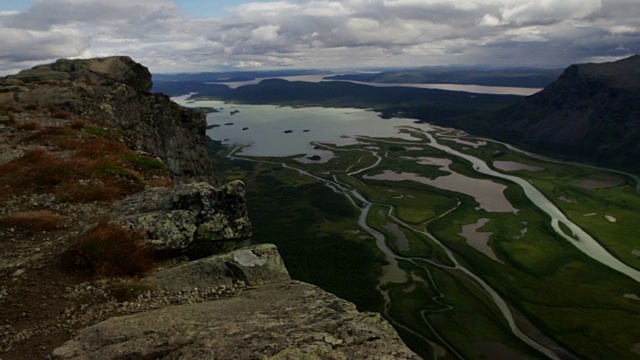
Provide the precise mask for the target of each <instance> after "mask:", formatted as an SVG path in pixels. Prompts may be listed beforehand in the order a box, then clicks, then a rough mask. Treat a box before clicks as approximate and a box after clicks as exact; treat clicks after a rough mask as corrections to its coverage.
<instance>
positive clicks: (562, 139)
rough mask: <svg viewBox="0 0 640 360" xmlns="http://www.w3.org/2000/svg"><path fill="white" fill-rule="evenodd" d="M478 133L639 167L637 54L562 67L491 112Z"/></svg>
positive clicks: (639, 65)
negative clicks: (531, 92) (521, 97)
mask: <svg viewBox="0 0 640 360" xmlns="http://www.w3.org/2000/svg"><path fill="white" fill-rule="evenodd" d="M481 131H482V132H483V133H485V134H487V135H489V136H494V137H497V138H500V139H504V140H506V141H508V142H511V143H514V144H520V145H524V146H527V147H529V148H531V149H535V150H538V151H543V152H546V153H552V154H559V155H565V156H568V157H571V158H574V159H578V160H582V161H587V162H591V163H597V164H603V165H606V166H610V167H621V168H626V169H632V170H635V171H637V170H639V169H640V165H638V162H637V159H638V158H640V142H638V139H639V138H640V56H638V55H636V56H632V57H630V58H627V59H623V60H619V61H616V62H610V63H603V64H579V65H572V66H570V67H568V68H567V69H566V70H565V71H564V72H563V73H562V75H561V76H560V77H559V78H558V79H557V80H556V81H555V82H553V83H552V84H550V85H549V86H547V87H546V88H545V89H544V90H543V91H541V92H539V93H537V94H534V95H532V96H530V97H528V98H526V99H525V100H524V101H522V102H521V103H519V104H517V105H514V106H512V107H509V108H508V109H505V110H503V111H500V112H498V113H497V114H495V115H494V116H493V117H492V118H491V120H490V121H487V123H486V128H485V129H482V130H481Z"/></svg>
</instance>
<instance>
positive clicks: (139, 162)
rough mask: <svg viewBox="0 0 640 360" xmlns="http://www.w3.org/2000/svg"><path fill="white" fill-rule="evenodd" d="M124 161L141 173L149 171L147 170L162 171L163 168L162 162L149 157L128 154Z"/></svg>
mask: <svg viewBox="0 0 640 360" xmlns="http://www.w3.org/2000/svg"><path fill="white" fill-rule="evenodd" d="M124 159H125V160H126V161H127V162H129V163H130V164H132V165H133V166H134V167H135V168H136V169H138V170H142V171H149V170H156V169H157V170H164V168H165V167H164V163H163V162H162V160H159V159H156V158H154V157H151V156H144V155H138V154H133V153H130V154H127V155H125V157H124Z"/></svg>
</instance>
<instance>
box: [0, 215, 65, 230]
mask: <svg viewBox="0 0 640 360" xmlns="http://www.w3.org/2000/svg"><path fill="white" fill-rule="evenodd" d="M66 221H67V219H66V218H65V217H64V216H61V215H58V214H55V213H53V212H51V211H28V212H19V213H15V214H11V215H9V216H5V217H0V227H4V228H15V229H18V230H21V231H26V232H30V233H32V232H37V231H55V230H58V229H60V228H61V227H63V226H64V225H65V223H66Z"/></svg>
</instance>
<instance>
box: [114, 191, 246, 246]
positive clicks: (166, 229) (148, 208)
mask: <svg viewBox="0 0 640 360" xmlns="http://www.w3.org/2000/svg"><path fill="white" fill-rule="evenodd" d="M118 211H119V214H118V216H117V218H116V221H117V222H119V223H120V224H122V225H124V226H127V227H129V228H133V229H138V230H140V231H144V232H145V233H146V235H147V239H148V241H149V242H150V243H151V244H152V245H153V246H154V248H155V249H156V250H159V251H163V252H167V253H173V254H186V255H187V256H189V257H190V258H203V257H206V256H209V255H212V254H217V253H222V252H225V251H229V250H233V249H237V248H239V247H241V246H244V245H247V242H248V240H249V238H250V237H251V234H252V230H251V222H250V221H249V218H248V216H247V207H246V200H245V194H244V183H242V182H241V181H233V182H230V183H228V184H226V185H223V186H221V187H215V186H213V185H211V184H209V183H205V182H201V183H191V184H182V185H176V186H174V187H171V188H152V189H148V190H145V191H143V192H141V193H138V194H135V195H133V196H131V197H129V198H127V199H125V200H123V201H122V202H121V203H120V204H119V206H118Z"/></svg>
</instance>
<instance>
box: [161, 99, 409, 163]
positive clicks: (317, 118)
mask: <svg viewBox="0 0 640 360" xmlns="http://www.w3.org/2000/svg"><path fill="white" fill-rule="evenodd" d="M188 97H189V95H185V96H179V97H174V98H172V100H174V101H175V102H177V103H178V104H180V105H183V106H187V107H195V106H197V107H208V108H215V109H218V110H219V111H220V112H216V113H210V114H209V115H207V123H208V124H209V125H214V126H215V125H217V127H214V128H212V129H209V130H207V135H208V136H209V137H211V138H212V139H214V140H219V141H223V142H224V143H225V144H237V145H242V146H245V148H244V149H242V152H241V154H243V155H250V156H289V155H306V156H313V155H318V156H323V155H325V156H326V151H321V150H318V149H314V145H312V144H311V142H312V141H318V142H323V143H330V144H337V145H346V144H354V143H356V142H357V140H356V139H355V138H353V136H356V135H361V136H370V137H382V138H402V139H406V140H416V139H415V138H413V137H411V136H410V135H407V134H404V133H400V132H399V129H398V126H406V125H413V124H414V122H415V119H398V118H394V119H388V120H386V119H382V118H380V117H379V116H378V113H376V112H373V111H368V110H362V109H349V108H346V109H345V108H340V109H335V108H321V107H307V108H292V107H284V106H275V105H242V104H225V103H224V102H222V101H197V102H189V101H187V98H188ZM221 109H222V110H221ZM232 113H233V114H232ZM285 132H286V133H285Z"/></svg>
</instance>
